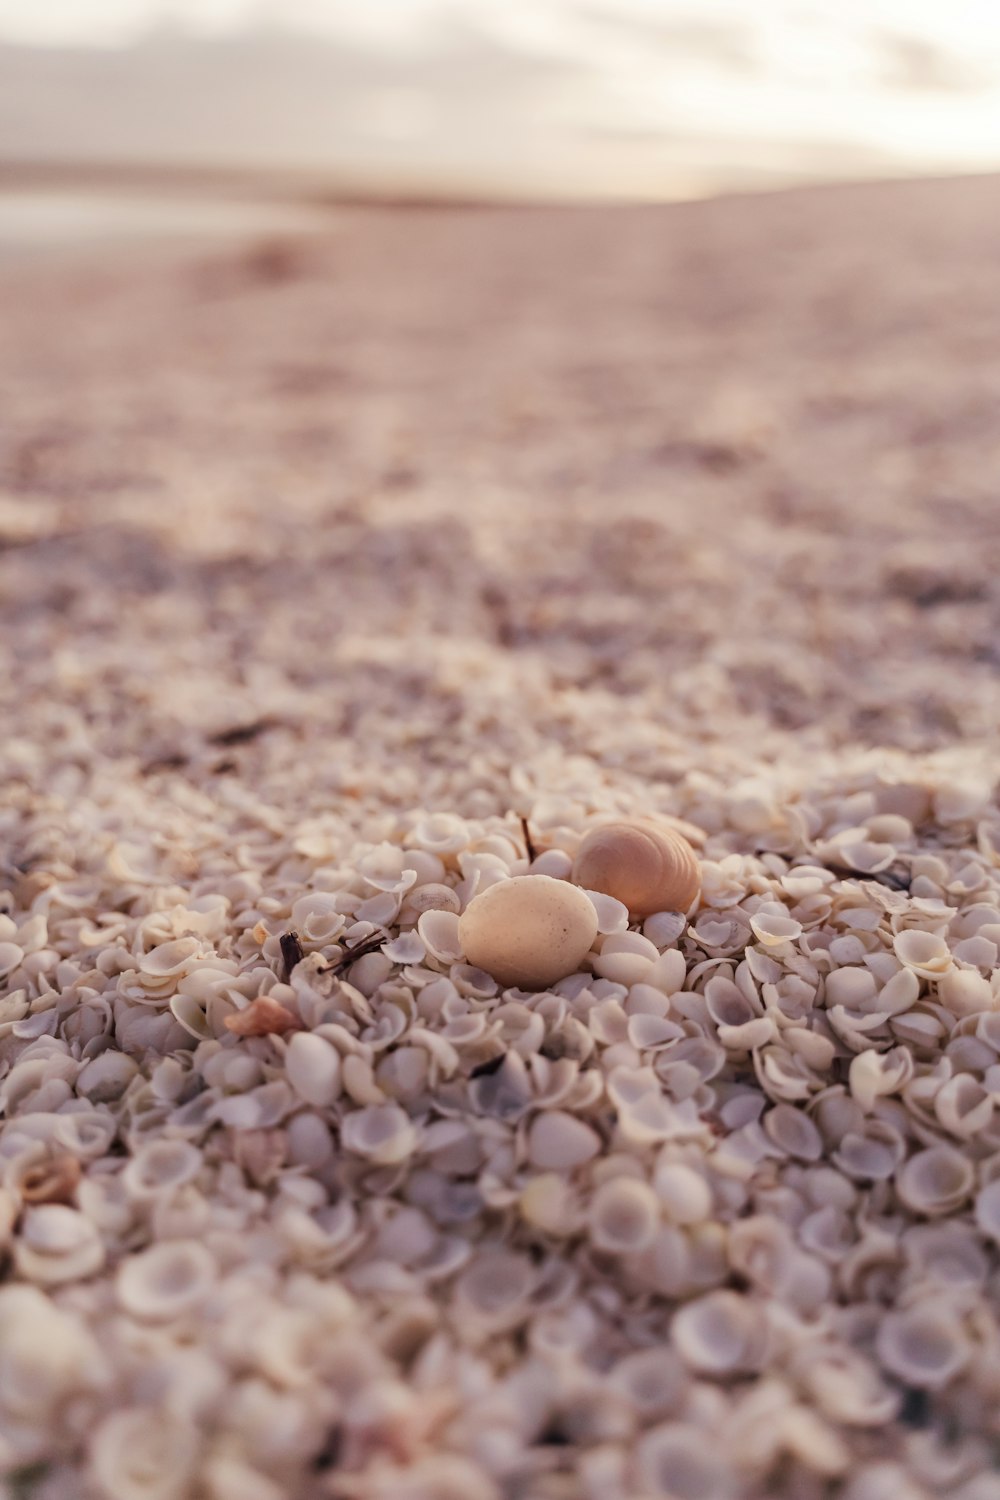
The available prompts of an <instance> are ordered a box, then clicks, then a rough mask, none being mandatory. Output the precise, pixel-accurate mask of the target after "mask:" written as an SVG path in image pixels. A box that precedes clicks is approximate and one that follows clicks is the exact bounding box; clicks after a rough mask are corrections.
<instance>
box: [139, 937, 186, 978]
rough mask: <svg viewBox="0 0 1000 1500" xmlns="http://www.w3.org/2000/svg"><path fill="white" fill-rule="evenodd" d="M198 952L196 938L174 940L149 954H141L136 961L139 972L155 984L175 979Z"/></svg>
mask: <svg viewBox="0 0 1000 1500" xmlns="http://www.w3.org/2000/svg"><path fill="white" fill-rule="evenodd" d="M199 952H201V944H200V943H199V941H198V939H197V938H193V937H186V938H176V939H175V940H174V941H173V942H172V943H161V944H160V945H159V947H157V948H153V949H151V951H150V952H149V953H144V954H142V956H141V957H140V958H139V960H138V966H139V971H140V973H141V974H144V975H148V976H149V978H150V979H152V980H154V981H156V982H164V981H166V980H170V979H176V978H177V977H178V976H179V975H181V974H183V973H184V972H185V970H186V969H187V968H188V967H189V966H190V963H191V960H192V959H194V958H195V957H196V956H197V954H198V953H199Z"/></svg>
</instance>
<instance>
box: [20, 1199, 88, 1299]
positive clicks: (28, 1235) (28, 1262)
mask: <svg viewBox="0 0 1000 1500" xmlns="http://www.w3.org/2000/svg"><path fill="white" fill-rule="evenodd" d="M14 1264H15V1266H16V1267H17V1270H18V1272H19V1274H20V1275H21V1276H23V1277H25V1278H26V1279H27V1280H29V1281H37V1282H41V1283H42V1284H43V1285H57V1284H59V1283H61V1282H68V1281H80V1280H82V1279H84V1278H85V1277H87V1276H93V1275H94V1273H95V1272H96V1271H99V1270H100V1269H101V1267H102V1266H103V1264H104V1246H103V1244H102V1243H101V1238H100V1235H99V1233H98V1231H97V1229H96V1228H95V1226H94V1225H93V1224H92V1223H91V1221H90V1220H89V1219H87V1218H85V1217H84V1215H83V1214H81V1213H78V1212H77V1211H76V1210H75V1209H72V1208H66V1207H64V1206H63V1205H62V1204H60V1203H45V1204H41V1205H40V1206H39V1207H37V1208H28V1209H26V1210H25V1213H24V1219H23V1222H22V1225H21V1233H20V1236H19V1238H18V1239H17V1240H16V1241H15V1244H14Z"/></svg>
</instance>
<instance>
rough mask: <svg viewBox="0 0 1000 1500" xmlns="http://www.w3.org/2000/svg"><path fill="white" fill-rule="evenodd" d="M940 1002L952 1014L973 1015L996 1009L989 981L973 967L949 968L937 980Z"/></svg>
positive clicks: (995, 998)
mask: <svg viewBox="0 0 1000 1500" xmlns="http://www.w3.org/2000/svg"><path fill="white" fill-rule="evenodd" d="M937 992H938V997H939V999H940V1001H941V1004H942V1005H944V1006H947V1008H948V1010H950V1011H951V1013H952V1015H955V1016H975V1015H980V1014H981V1013H982V1012H983V1011H992V1010H996V1009H997V996H996V995H995V994H994V992H993V988H992V986H991V984H990V981H989V980H988V979H987V978H986V977H985V975H983V974H978V973H977V972H976V970H975V969H951V970H950V971H949V972H948V973H947V974H943V975H942V976H941V978H940V979H939V980H938V982H937Z"/></svg>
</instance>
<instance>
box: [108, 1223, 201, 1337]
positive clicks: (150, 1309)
mask: <svg viewBox="0 0 1000 1500" xmlns="http://www.w3.org/2000/svg"><path fill="white" fill-rule="evenodd" d="M215 1279H216V1266H215V1261H214V1260H213V1259H212V1256H211V1254H210V1252H209V1251H208V1250H207V1249H206V1248H205V1246H204V1245H201V1244H199V1243H198V1242H197V1241H196V1240H166V1241H164V1243H163V1244H160V1245H151V1246H150V1247H149V1249H148V1250H142V1251H140V1252H139V1253H138V1254H137V1255H130V1256H128V1257H127V1258H126V1259H125V1260H124V1261H123V1262H122V1264H121V1265H120V1266H119V1268H118V1277H117V1287H118V1301H119V1302H120V1303H121V1305H122V1307H123V1308H124V1309H125V1311H126V1312H129V1313H131V1314H132V1315H133V1317H136V1318H143V1319H147V1318H148V1319H149V1320H150V1321H153V1322H160V1321H165V1320H167V1319H170V1318H176V1317H180V1316H181V1315H182V1314H184V1313H188V1312H191V1311H192V1310H193V1309H194V1308H195V1307H197V1306H198V1304H199V1303H200V1302H202V1301H203V1300H204V1298H205V1297H206V1296H207V1295H208V1293H209V1291H210V1290H211V1289H212V1286H213V1285H214V1283H215Z"/></svg>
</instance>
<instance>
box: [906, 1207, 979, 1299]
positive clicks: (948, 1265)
mask: <svg viewBox="0 0 1000 1500" xmlns="http://www.w3.org/2000/svg"><path fill="white" fill-rule="evenodd" d="M902 1244H903V1249H904V1251H905V1253H906V1257H907V1260H908V1261H909V1262H910V1264H911V1265H913V1266H915V1267H917V1268H919V1271H920V1273H921V1276H922V1277H925V1278H927V1279H928V1280H931V1281H935V1282H938V1283H940V1284H941V1285H942V1286H943V1287H946V1288H968V1289H978V1288H980V1287H982V1286H983V1285H984V1284H985V1281H986V1278H987V1276H988V1275H989V1271H990V1260H989V1256H988V1254H987V1252H986V1250H985V1249H984V1248H983V1246H982V1244H981V1243H980V1241H979V1238H978V1237H977V1235H976V1233H975V1230H974V1229H973V1228H972V1226H971V1225H969V1224H965V1223H954V1222H950V1221H948V1220H945V1221H943V1222H941V1223H938V1224H915V1225H914V1226H913V1228H912V1229H908V1230H907V1231H906V1232H905V1234H904V1235H903V1240H902Z"/></svg>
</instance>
